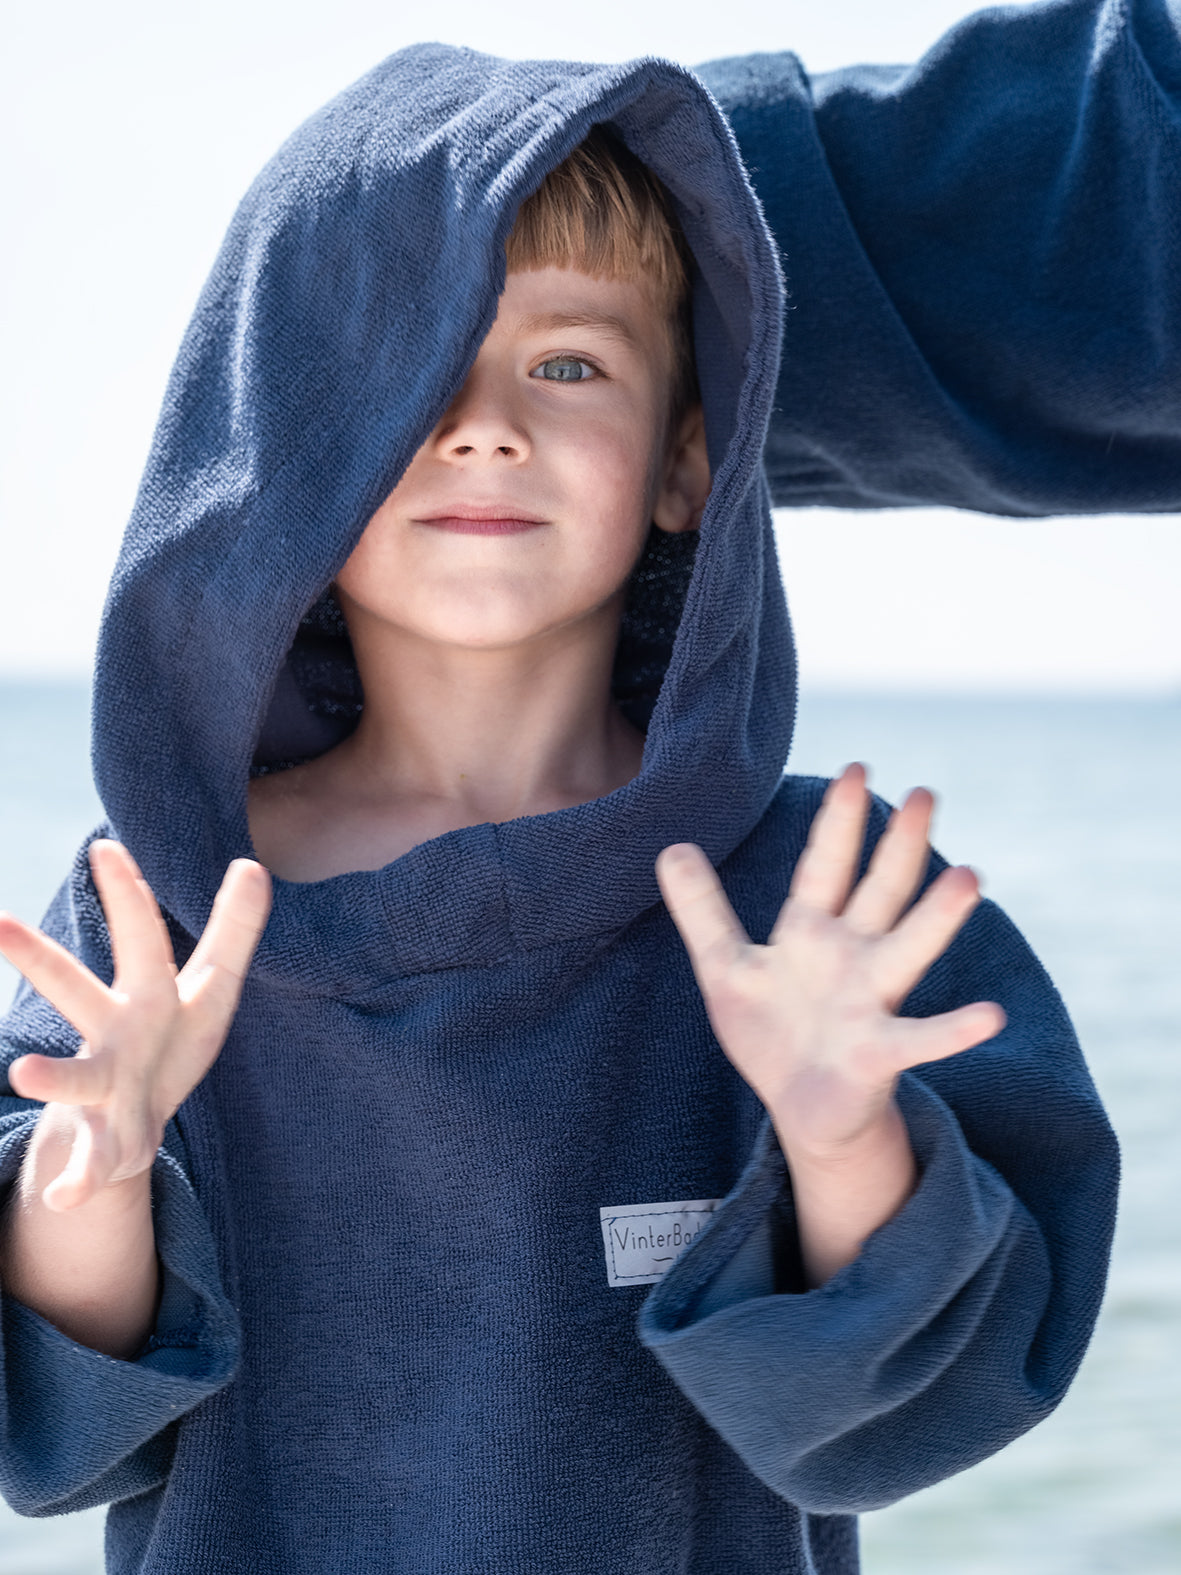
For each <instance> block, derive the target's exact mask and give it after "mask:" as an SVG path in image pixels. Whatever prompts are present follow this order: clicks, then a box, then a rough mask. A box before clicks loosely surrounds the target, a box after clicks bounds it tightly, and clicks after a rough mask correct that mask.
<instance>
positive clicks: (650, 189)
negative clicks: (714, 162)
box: [505, 126, 698, 422]
mask: <svg viewBox="0 0 1181 1575" xmlns="http://www.w3.org/2000/svg"><path fill="white" fill-rule="evenodd" d="M505 255H506V260H507V264H508V269H509V272H510V273H512V272H519V273H527V272H529V271H530V270H532V269H535V268H551V267H554V268H571V267H574V268H579V269H581V270H582V271H583V272H584V273H588V274H591V275H592V276H594V277H595V278H600V279H641V280H643V281H644V282H646V283H647V284H648V286H649V288H650V289H651V291H652V293H653V295H654V297H655V299H656V303H657V306H658V308H659V309H661V310H663V312H664V313H665V314H666V316H667V319H668V325H669V331H670V336H671V343H672V349H673V360H674V376H673V384H674V386H673V390H672V395H673V398H672V404H673V419H674V422H677V421H679V420H680V418H681V416H683V415H684V414H685V412H686V411H687V410H688V409H689V408H690V407H691V406H692V405H693V404H694V403H695V402H696V400H697V398H698V390H697V375H696V369H695V367H694V363H693V343H692V326H691V321H690V313H689V293H690V283H689V281H690V252H689V247H688V243H687V242H686V240H685V237H684V234H683V232H682V230H681V226H680V223H679V222H678V220H677V216H676V212H675V210H674V208H673V204H672V198H671V197H670V196H669V194H668V191H667V189H666V188H665V186H664V185H663V183H662V182H661V181H660V180H658V179H657V177H656V176H655V175H653V174H652V172H651V170H649V169H648V168H647V166H646V165H644V164H642V163H641V162H640V160H639V159H637V158H636V157H635V155H634V154H633V153H631V152H630V151H629V149H627V148H626V147H625V146H624V145H623V143H622V142H620V141H619V140H618V139H617V138H615V137H613V136H612V135H611V134H610V133H609V132H608V131H607V130H606V128H605V127H603V126H593V127H592V128H591V131H590V134H589V135H588V136H587V137H586V138H585V139H584V141H582V142H581V143H579V145H578V147H576V148H575V149H574V151H573V153H571V154H570V155H569V156H568V157H567V158H565V159H564V160H563V161H562V163H561V164H559V165H558V166H557V168H556V169H553V170H551V171H550V173H549V174H548V175H547V176H546V178H545V180H544V181H542V183H541V185H540V186H539V187H538V189H537V190H536V191H535V192H534V193H533V194H532V195H531V196H529V197H527V198H526V199H525V201H524V202H523V203H522V204H521V208H520V211H519V212H518V214H517V218H516V222H515V223H514V225H513V228H512V231H511V232H510V234H509V237H508V240H507V241H506V242H505Z"/></svg>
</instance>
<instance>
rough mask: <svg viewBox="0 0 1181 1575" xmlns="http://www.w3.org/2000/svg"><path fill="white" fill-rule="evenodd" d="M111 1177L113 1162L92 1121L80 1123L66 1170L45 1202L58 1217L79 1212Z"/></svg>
mask: <svg viewBox="0 0 1181 1575" xmlns="http://www.w3.org/2000/svg"><path fill="white" fill-rule="evenodd" d="M110 1173H111V1164H110V1161H109V1160H108V1159H106V1157H105V1155H104V1154H103V1152H102V1146H101V1145H100V1144H99V1142H98V1139H97V1136H96V1133H95V1131H94V1128H93V1127H92V1126H91V1124H90V1122H89V1121H85V1120H82V1121H79V1122H78V1127H77V1132H76V1133H75V1136H74V1144H73V1147H72V1148H71V1149H70V1157H69V1159H68V1160H67V1161H66V1165H65V1169H64V1170H62V1171H61V1173H60V1174H59V1175H57V1176H55V1177H54V1179H53V1180H52V1181H51V1182H50V1183H49V1185H48V1186H47V1187H46V1188H45V1191H44V1192H43V1193H42V1194H41V1200H42V1202H43V1203H44V1204H45V1206H46V1208H49V1209H53V1210H54V1212H55V1213H59V1214H63V1213H65V1212H66V1211H67V1210H68V1209H76V1208H77V1207H78V1206H79V1205H80V1204H82V1203H86V1202H87V1201H88V1200H89V1199H90V1198H92V1197H94V1195H95V1193H96V1192H98V1191H99V1190H100V1189H101V1188H102V1187H103V1186H105V1185H106V1181H107V1178H108V1176H109V1175H110Z"/></svg>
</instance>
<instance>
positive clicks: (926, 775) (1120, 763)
mask: <svg viewBox="0 0 1181 1575" xmlns="http://www.w3.org/2000/svg"><path fill="white" fill-rule="evenodd" d="M972 9H974V7H972V6H969V5H964V4H961V3H958V0H902V3H901V4H900V5H897V6H892V7H886V6H882V5H881V3H880V0H827V3H826V4H825V5H823V6H818V5H816V4H815V0H809V3H807V4H804V3H802V0H776V3H775V4H774V5H772V4H770V3H768V0H762V3H759V0H727V4H726V5H724V6H717V7H711V8H705V7H686V6H684V4H683V3H682V4H680V5H676V6H674V5H673V4H671V3H667V0H596V3H595V4H594V5H593V6H588V7H586V8H585V13H583V12H582V11H580V9H579V8H575V7H570V6H562V7H555V6H553V5H552V4H546V5H542V4H522V3H519V0H518V3H509V4H507V5H502V6H499V7H490V6H488V5H487V4H486V3H484V4H475V3H472V0H453V3H452V4H450V5H449V6H447V7H446V8H445V9H440V10H438V11H437V12H436V13H435V15H434V16H433V18H432V20H431V22H430V23H429V24H424V23H423V21H422V20H421V13H420V12H419V11H418V9H417V8H414V9H412V8H410V7H408V6H398V5H391V4H389V3H385V4H378V3H376V0H336V3H335V4H334V5H333V6H332V7H331V8H329V7H328V6H327V5H325V4H324V3H323V0H287V3H286V4H284V5H283V6H279V5H278V4H277V3H275V0H233V3H230V0H206V3H205V4H204V5H202V6H201V7H200V8H195V7H194V8H188V7H186V8H183V10H182V9H181V8H179V7H177V8H172V7H162V6H160V5H159V4H158V3H155V4H149V3H146V0H108V3H107V4H105V5H103V6H102V7H95V6H93V5H85V4H82V3H81V0H63V3H59V4H55V5H54V6H52V7H40V8H33V7H24V8H22V11H21V14H20V15H19V16H13V17H12V18H11V19H10V20H8V21H7V22H6V43H7V46H8V47H7V49H6V51H5V53H4V57H3V60H2V61H0V128H2V135H3V147H4V150H5V156H4V161H3V168H2V170H0V182H2V191H3V205H4V212H5V214H6V218H7V224H6V232H7V233H6V239H5V247H4V252H3V258H2V263H0V267H2V269H3V278H4V289H3V290H2V291H0V322H2V332H3V342H4V346H5V364H6V365H7V367H8V372H7V375H6V376H5V378H4V379H3V381H2V384H0V401H3V405H2V409H3V419H2V420H0V456H2V459H0V584H2V585H3V587H4V617H3V619H0V826H2V827H3V832H4V835H3V836H2V837H0V902H2V903H3V904H4V906H6V907H8V908H10V909H12V910H13V911H14V912H16V913H18V914H20V915H21V916H22V917H25V918H29V919H36V918H38V917H39V916H40V914H41V912H42V911H43V909H44V907H45V905H46V903H47V901H48V899H49V897H50V896H51V894H52V892H53V890H54V888H55V887H56V885H57V883H58V882H59V881H60V879H61V878H62V875H63V874H64V872H65V868H66V866H67V863H68V861H69V858H70V857H71V855H72V853H73V851H74V848H75V847H76V845H77V842H78V840H79V839H80V837H81V836H82V835H83V834H84V832H85V831H86V830H87V829H88V827H89V826H90V825H92V824H93V823H94V821H95V820H96V819H97V818H98V816H99V810H98V806H97V803H96V801H95V799H94V796H93V790H92V788H91V786H90V780H89V767H88V762H87V689H88V673H89V667H90V661H91V656H92V652H93V646H94V639H95V633H96V629H97V622H98V616H99V612H100V609H101V604H102V598H103V594H104V591H105V586H106V581H107V578H108V576H109V573H110V569H111V565H112V563H113V561H114V557H115V552H116V550H117V546H118V541H119V537H120V534H121V531H122V528H123V524H124V521H125V519H126V517H127V514H128V512H129V510H130V506H131V501H132V497H133V494H134V489H135V486H136V483H137V481H138V477H139V471H140V468H141V466H142V464H143V460H144V456H145V454H146V452H147V447H148V443H149V440H150V435H151V430H152V426H153V423H154V420H155V415H156V411H157V408H158V405H159V401H160V397H161V394H162V391H163V386H164V381H165V378H166V375H167V372H168V368H169V365H170V362H171V359H172V356H173V354H174V352H175V349H176V346H177V344H178V342H179V339H180V336H181V333H182V331H183V329H184V326H185V323H186V321H187V319H188V316H189V313H190V311H191V309H192V306H193V304H194V301H195V299H196V296H197V292H198V290H199V288H200V285H201V283H202V281H203V279H204V276H205V274H206V272H207V271H208V268H209V265H210V264H211V262H212V260H213V256H214V253H215V251H216V249H217V246H218V244H219V243H220V240H221V236H222V233H223V232H224V229H225V227H226V224H227V222H228V220H229V217H230V215H231V213H232V211H233V209H234V206H235V205H236V203H237V201H238V199H239V197H240V196H241V194H242V192H243V191H244V190H245V188H246V186H247V185H248V183H249V181H250V180H251V179H252V177H253V176H254V174H255V173H256V172H257V170H258V168H259V167H260V166H261V164H262V163H263V162H264V161H265V160H266V158H267V157H268V156H269V155H270V154H271V153H272V152H273V151H274V149H275V148H276V147H277V145H278V144H279V142H280V141H282V139H283V138H284V137H285V136H286V134H287V133H288V132H289V131H290V130H291V129H292V128H293V127H294V126H295V125H296V124H297V122H298V121H300V120H301V119H302V118H303V117H304V116H305V115H307V114H308V113H310V112H311V111H312V110H314V109H315V108H317V107H318V106H319V105H320V104H321V103H322V102H323V101H324V100H325V99H327V98H329V97H330V96H331V95H332V94H334V93H335V92H337V91H338V90H339V89H340V88H341V87H343V86H345V85H346V84H347V83H348V82H350V81H352V80H353V79H354V78H355V77H357V76H359V75H360V74H361V73H362V72H363V71H365V70H367V69H368V68H369V67H370V66H371V65H373V64H374V63H375V62H376V61H377V60H379V59H380V58H381V57H382V56H384V55H386V54H388V53H389V52H390V51H392V50H393V49H396V48H398V47H400V46H402V45H403V44H406V43H410V42H414V41H416V40H418V39H421V38H423V37H433V38H440V39H443V40H446V41H449V42H454V43H467V44H471V45H473V46H475V47H477V48H481V49H486V50H489V51H491V52H494V53H501V54H507V55H558V56H569V57H576V58H597V59H603V60H612V59H624V58H628V57H630V56H633V55H639V54H646V53H654V54H661V55H665V56H669V57H671V58H673V59H676V60H679V61H682V62H684V63H685V64H688V65H693V64H696V63H698V62H700V61H703V60H707V59H712V58H716V57H718V56H722V55H729V54H738V53H743V52H746V51H749V50H754V49H765V50H771V49H792V50H794V51H795V52H796V53H797V54H799V55H800V56H801V57H802V59H803V61H804V63H805V65H807V66H808V67H809V68H810V69H812V70H823V69H827V68H829V67H833V66H838V65H845V64H849V63H851V62H854V61H860V60H874V61H884V62H894V61H909V60H913V59H915V58H916V57H917V56H918V55H920V54H921V53H922V52H923V51H924V49H926V48H927V47H928V46H929V45H930V44H931V43H932V42H933V41H934V40H935V39H936V38H937V37H938V35H939V34H940V33H941V32H942V31H944V30H945V29H946V28H947V27H949V26H951V25H952V24H954V23H955V22H956V21H957V20H958V19H959V18H960V17H962V16H964V15H967V14H968V13H969V12H970V11H971V10H972ZM779 533H780V550H781V557H782V563H783V570H784V577H785V580H786V582H787V586H788V592H789V598H790V602H791V607H792V612H793V617H794V621H795V626H796V632H797V639H798V643H799V647H800V661H801V672H802V695H803V699H802V703H801V715H800V727H799V733H798V738H797V744H796V746H795V748H794V750H793V755H792V759H791V762H790V764H791V767H792V769H794V770H797V771H816V772H823V773H825V774H831V773H832V772H834V771H835V770H837V769H838V768H839V767H840V766H841V765H842V764H844V763H845V761H847V760H849V759H853V758H858V759H864V760H867V761H869V762H870V763H871V764H872V766H873V768H874V775H875V785H876V786H877V787H878V789H879V791H881V792H883V793H885V794H886V795H887V796H888V797H897V796H899V795H900V794H901V793H902V792H903V791H904V790H905V789H906V788H907V787H908V786H910V785H912V784H913V783H916V782H923V783H927V784H929V785H931V786H933V787H935V788H936V789H938V790H939V791H940V792H941V794H942V795H943V796H944V798H945V808H944V810H943V814H942V820H941V824H940V828H939V835H938V841H939V844H940V846H941V848H942V850H943V852H945V853H946V854H948V855H949V856H950V857H952V858H953V859H959V860H966V861H969V862H971V863H972V864H973V865H975V866H977V867H978V868H980V869H981V870H982V871H983V872H984V874H985V878H986V889H987V890H988V892H989V894H990V895H991V896H993V897H995V898H996V899H997V900H998V901H999V902H1001V903H1002V904H1003V905H1004V906H1005V907H1006V908H1007V909H1008V910H1009V912H1010V913H1011V914H1012V915H1013V917H1014V918H1015V919H1016V920H1017V922H1018V924H1019V925H1020V926H1021V927H1022V928H1023V929H1024V931H1025V933H1026V934H1027V935H1028V936H1029V938H1030V940H1031V941H1032V943H1033V945H1034V947H1035V949H1036V950H1037V951H1038V952H1039V954H1040V955H1041V956H1042V958H1043V960H1044V961H1045V962H1046V964H1047V966H1048V967H1049V969H1050V972H1051V973H1052V975H1053V976H1054V978H1055V980H1056V982H1057V983H1058V985H1059V987H1060V989H1061V990H1062V993H1063V994H1064V996H1065V998H1066V1000H1067V1003H1068V1005H1069V1006H1070V1008H1071V1011H1072V1014H1073V1016H1074V1019H1075V1022H1076V1024H1077V1026H1078V1029H1079V1033H1080V1037H1081V1038H1082V1041H1083V1044H1084V1047H1085V1049H1086V1051H1087V1054H1088V1058H1089V1060H1090V1062H1091V1065H1092V1068H1093V1070H1094V1073H1095V1076H1096V1080H1097V1081H1098V1083H1099V1086H1100V1089H1101V1091H1102V1092H1103V1094H1104V1096H1105V1098H1106V1100H1107V1102H1108V1105H1109V1108H1110V1110H1111V1112H1112V1116H1113V1119H1114V1121H1115V1124H1116V1127H1117V1130H1118V1131H1119V1133H1120V1136H1121V1139H1122V1141H1123V1146H1124V1152H1125V1161H1126V1172H1127V1182H1126V1189H1125V1194H1124V1200H1123V1207H1122V1213H1121V1223H1120V1230H1119V1234H1118V1238H1117V1247H1116V1255H1115V1264H1114V1270H1113V1276H1112V1283H1111V1290H1110V1293H1109V1296H1108V1300H1107V1303H1106V1306H1105V1310H1104V1313H1103V1316H1102V1319H1101V1323H1100V1328H1099V1332H1098V1334H1097V1337H1096V1340H1095V1343H1094V1345H1093V1347H1092V1350H1091V1353H1090V1354H1089V1356H1088V1357H1087V1360H1086V1362H1085V1363H1084V1366H1083V1370H1082V1373H1081V1375H1080V1377H1079V1380H1078V1382H1077V1383H1076V1385H1075V1387H1074V1389H1073V1390H1072V1391H1071V1393H1070V1395H1069V1396H1068V1397H1067V1399H1066V1401H1065V1402H1064V1404H1063V1405H1062V1407H1061V1408H1060V1409H1059V1411H1058V1412H1057V1413H1056V1414H1055V1416H1054V1417H1052V1418H1051V1419H1050V1421H1048V1422H1047V1423H1045V1424H1043V1425H1042V1426H1041V1427H1040V1428H1038V1429H1036V1430H1035V1431H1034V1432H1033V1433H1032V1434H1030V1435H1029V1436H1028V1437H1027V1438H1025V1439H1022V1440H1020V1441H1018V1442H1017V1443H1016V1444H1014V1445H1012V1446H1011V1447H1010V1448H1009V1449H1007V1450H1005V1451H1004V1452H1003V1453H1002V1454H1001V1455H999V1456H997V1457H996V1458H995V1459H993V1460H992V1461H989V1462H987V1463H985V1464H984V1465H982V1466H980V1467H977V1468H976V1469H975V1470H973V1471H971V1472H969V1473H967V1474H966V1475H964V1476H962V1477H958V1478H955V1479H953V1480H952V1481H950V1482H947V1483H944V1484H942V1485H941V1486H939V1487H936V1488H933V1489H931V1490H929V1491H927V1492H925V1493H922V1494H918V1495H916V1496H915V1497H914V1498H912V1499H910V1500H907V1501H906V1502H905V1503H903V1504H900V1505H898V1506H896V1507H894V1508H892V1509H889V1510H886V1511H883V1512H880V1513H878V1514H874V1515H869V1516H866V1517H865V1518H864V1521H863V1543H864V1550H865V1551H864V1564H865V1569H866V1571H867V1575H904V1572H905V1575H926V1572H931V1575H935V1572H938V1575H986V1572H987V1575H995V1572H996V1570H997V1569H998V1568H1002V1567H1003V1568H1004V1569H1005V1571H1006V1575H1101V1572H1102V1575H1108V1572H1119V1575H1123V1572H1127V1575H1176V1572H1177V1571H1178V1570H1181V1488H1179V1487H1178V1483H1179V1482H1181V1362H1178V1360H1177V1354H1176V1353H1177V1349H1178V1338H1179V1334H1181V1251H1179V1248H1181V1210H1179V1208H1178V1200H1179V1199H1181V1148H1179V1147H1178V1145H1177V1144H1176V1142H1175V1139H1174V1133H1175V1131H1176V1129H1177V1126H1178V1121H1179V1118H1181V1057H1179V1056H1178V1053H1177V1046H1178V1037H1179V1032H1181V969H1179V968H1178V956H1179V951H1181V830H1179V824H1178V817H1177V814H1176V799H1177V794H1176V782H1177V780H1178V767H1179V766H1181V758H1179V757H1181V633H1179V628H1181V620H1179V619H1178V615H1177V612H1176V597H1177V587H1178V585H1179V584H1181V519H1179V518H1178V517H1177V516H1154V517H1140V518H1124V517H1114V516H1108V517H1104V518H1098V519H1085V520H1048V521H1012V520H997V519H990V518H982V517H978V516H968V515H957V514H952V513H948V512H945V511H938V510H922V511H918V510H915V511H895V512H890V513H888V514H882V515H870V514H863V515H854V514H840V513H834V512H829V511H821V510H801V511H798V512H795V513H792V514H782V515H780V516H779ZM851 564H853V565H856V566H857V567H856V573H855V574H853V575H851V574H850V571H849V566H850V565H851ZM12 982H13V976H12V973H11V970H7V969H4V970H3V971H0V1003H2V1001H4V1000H7V998H8V996H9V994H10V992H11V988H12ZM101 1525H102V1512H101V1511H95V1512H91V1513H88V1514H85V1515H81V1516H70V1517H64V1518H61V1519H57V1520H52V1521H45V1522H35V1521H22V1520H20V1519H18V1518H17V1517H16V1516H14V1515H12V1514H10V1513H9V1512H8V1511H7V1510H6V1509H4V1507H3V1505H2V1504H0V1575H98V1572H99V1571H101V1569H102V1557H101Z"/></svg>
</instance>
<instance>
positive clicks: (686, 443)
mask: <svg viewBox="0 0 1181 1575" xmlns="http://www.w3.org/2000/svg"><path fill="white" fill-rule="evenodd" d="M709 489H710V474H709V456H708V454H707V453H706V449H705V416H704V414H703V412H702V409H701V406H700V405H694V406H693V408H692V410H690V411H688V412H686V414H685V416H684V419H683V420H682V421H681V424H680V427H679V428H678V429H677V431H676V433H675V434H674V435H673V439H672V442H671V443H670V445H669V451H668V458H667V460H666V461H665V466H664V481H663V483H662V485H661V488H660V491H659V493H658V494H657V497H656V502H655V504H654V505H653V508H652V522H653V524H654V525H656V526H657V528H658V529H660V530H666V531H669V532H671V533H673V534H675V533H676V532H678V531H683V530H696V529H697V527H698V526H699V525H700V524H701V516H702V514H703V512H704V510H705V500H706V499H707V498H708V497H709Z"/></svg>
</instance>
